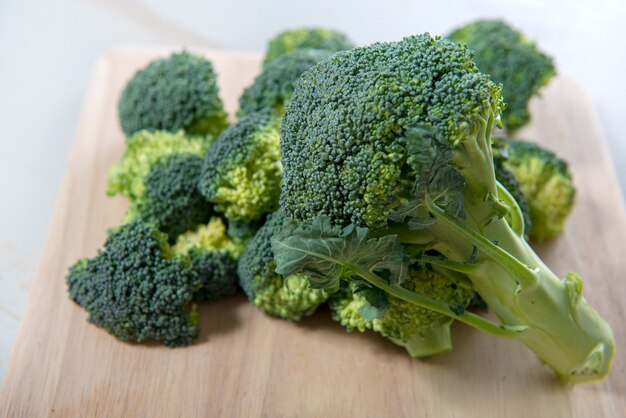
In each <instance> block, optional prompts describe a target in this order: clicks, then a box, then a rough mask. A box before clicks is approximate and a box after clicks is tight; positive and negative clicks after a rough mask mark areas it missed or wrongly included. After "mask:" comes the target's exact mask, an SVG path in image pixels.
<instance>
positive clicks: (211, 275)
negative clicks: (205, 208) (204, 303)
mask: <svg viewBox="0 0 626 418" xmlns="http://www.w3.org/2000/svg"><path fill="white" fill-rule="evenodd" d="M244 248H245V241H241V240H238V239H232V238H230V237H229V236H228V235H227V232H226V226H225V225H224V222H223V221H222V219H221V218H219V217H215V216H214V217H212V218H211V220H210V221H209V222H208V223H206V224H203V225H200V226H198V227H197V228H196V229H195V230H192V231H188V232H186V233H184V234H182V235H180V236H179V237H178V239H177V240H176V244H175V245H174V247H173V248H172V250H173V252H174V254H176V256H177V257H183V258H189V259H190V260H191V266H192V268H193V270H194V271H195V272H196V273H197V274H198V277H199V278H200V280H201V281H202V287H201V288H200V289H199V290H198V291H197V292H196V294H195V296H194V299H196V300H216V299H219V298H221V297H223V296H228V295H232V294H233V293H235V292H236V291H237V260H238V259H239V257H240V256H241V253H242V252H243V249H244Z"/></svg>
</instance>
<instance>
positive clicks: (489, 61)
mask: <svg viewBox="0 0 626 418" xmlns="http://www.w3.org/2000/svg"><path fill="white" fill-rule="evenodd" d="M448 39H450V40H452V41H455V42H462V43H464V44H467V45H468V46H469V47H470V48H472V49H473V50H474V51H476V56H475V57H474V60H475V62H476V65H477V66H478V68H479V69H480V70H481V71H482V72H483V73H485V74H489V75H490V76H491V78H492V80H493V81H495V82H496V83H502V84H503V85H504V88H503V93H502V95H503V96H504V99H505V100H506V103H507V107H506V110H505V111H504V112H503V114H502V120H503V122H504V127H505V128H507V129H508V130H509V132H513V131H515V130H517V129H518V128H520V127H522V126H524V125H525V124H526V123H528V121H529V120H530V112H529V111H528V101H529V100H530V98H531V97H532V96H533V95H535V94H537V93H538V92H539V89H540V88H541V87H543V86H544V85H546V84H548V82H549V81H550V79H551V78H552V77H553V76H554V74H555V73H556V71H555V68H554V63H553V62H552V58H550V57H549V56H547V55H546V54H545V53H543V52H542V51H540V50H539V49H538V48H537V45H535V43H534V42H532V41H531V40H529V39H527V38H526V37H525V36H524V34H522V33H521V32H519V31H517V30H515V29H513V28H512V27H510V26H509V25H507V24H506V23H505V22H503V21H501V20H478V21H476V22H472V23H470V24H468V25H466V26H463V27H461V28H458V29H456V30H455V31H453V32H452V33H451V34H450V35H448Z"/></svg>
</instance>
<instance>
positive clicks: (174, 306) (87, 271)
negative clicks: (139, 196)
mask: <svg viewBox="0 0 626 418" xmlns="http://www.w3.org/2000/svg"><path fill="white" fill-rule="evenodd" d="M67 284H68V286H69V294H70V298H71V299H72V300H73V301H74V302H76V303H78V304H79V305H80V306H82V307H83V308H84V309H85V310H86V311H87V312H88V313H89V321H90V322H92V323H94V324H96V325H98V326H99V327H102V328H104V329H106V330H107V331H108V332H109V333H111V334H112V335H114V336H116V337H117V338H120V339H122V340H125V341H136V342H140V341H143V340H145V339H155V340H159V341H162V342H163V343H165V344H166V345H168V346H170V347H175V346H179V345H186V344H189V343H190V342H191V341H192V340H193V339H194V338H196V337H197V335H198V330H199V329H198V314H197V313H196V311H195V306H194V305H193V304H192V297H193V294H194V293H195V292H196V291H197V290H198V288H199V287H200V281H199V279H198V276H197V275H196V274H195V273H194V272H193V270H192V269H191V268H190V265H189V262H188V260H184V259H176V258H173V257H172V251H171V248H170V247H169V245H168V243H167V237H166V236H165V235H164V234H162V233H160V232H159V231H158V230H157V229H156V228H155V227H154V226H152V225H148V224H145V223H143V222H141V221H139V220H135V221H132V222H131V223H129V224H126V225H123V226H121V227H119V228H117V229H114V230H111V231H110V232H109V235H108V237H107V240H106V243H105V244H104V250H100V251H99V252H98V255H97V256H96V257H94V258H91V259H82V260H79V261H78V262H77V263H76V264H75V265H74V266H73V267H71V268H70V271H69V275H68V276H67Z"/></svg>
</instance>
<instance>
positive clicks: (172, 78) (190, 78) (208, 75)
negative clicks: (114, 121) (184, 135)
mask: <svg viewBox="0 0 626 418" xmlns="http://www.w3.org/2000/svg"><path fill="white" fill-rule="evenodd" d="M118 111H119V116H120V123H121V125H122V129H123V130H124V132H125V133H126V135H128V136H130V135H132V134H134V133H135V132H138V131H141V130H143V129H145V130H149V131H154V130H164V131H170V132H176V131H178V130H180V129H184V130H185V131H186V132H188V133H190V134H201V135H206V134H211V135H217V134H219V133H220V132H221V131H222V130H224V128H225V127H226V126H227V125H228V123H227V115H226V112H225V111H224V105H223V104H222V100H221V99H220V97H219V94H218V87H217V76H216V74H215V71H214V70H213V65H212V64H211V62H209V61H208V60H207V59H205V58H203V57H201V56H199V55H195V54H190V53H188V52H180V53H174V54H172V55H171V56H169V57H168V58H162V59H157V60H154V61H152V62H151V63H150V64H148V66H147V67H145V68H143V69H141V70H139V71H138V72H137V73H136V74H135V75H134V76H133V78H131V79H130V81H129V82H128V84H127V85H126V88H125V89H124V91H123V92H122V96H121V98H120V101H119V104H118Z"/></svg>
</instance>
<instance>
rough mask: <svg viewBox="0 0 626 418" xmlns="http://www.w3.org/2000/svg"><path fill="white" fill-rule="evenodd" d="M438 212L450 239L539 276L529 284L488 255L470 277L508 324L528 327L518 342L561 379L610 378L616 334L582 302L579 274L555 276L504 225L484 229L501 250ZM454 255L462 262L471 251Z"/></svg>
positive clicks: (459, 250)
mask: <svg viewBox="0 0 626 418" xmlns="http://www.w3.org/2000/svg"><path fill="white" fill-rule="evenodd" d="M433 213H434V214H435V216H436V217H437V218H438V220H439V222H438V224H439V225H438V227H437V229H439V230H441V231H442V232H443V234H445V236H447V237H450V236H451V235H453V236H457V237H458V240H459V241H463V240H464V241H466V242H469V243H470V244H471V245H473V246H476V247H477V248H478V250H479V251H481V252H482V253H483V254H486V253H490V252H493V251H494V248H499V249H501V250H503V251H505V252H506V254H508V256H509V257H511V258H514V259H516V260H518V261H519V262H520V263H522V264H523V265H525V266H527V268H528V269H529V270H530V271H533V272H534V274H535V275H536V277H537V280H536V282H535V283H534V284H532V283H524V282H523V281H520V280H519V279H518V276H517V274H516V273H515V272H514V271H512V270H511V268H510V267H509V266H507V265H503V264H502V263H500V262H498V261H496V260H495V259H494V258H492V257H490V256H486V257H485V262H484V263H482V264H480V265H479V266H478V268H477V271H476V272H468V273H466V274H467V275H468V277H469V278H470V280H471V281H472V283H473V284H474V286H475V288H476V290H477V291H478V293H479V294H480V295H481V297H482V298H483V299H484V300H485V301H486V302H487V304H488V305H489V306H490V307H491V309H493V311H494V312H495V313H496V314H497V315H498V317H499V318H500V319H501V320H502V321H503V323H504V324H506V325H525V326H528V330H527V331H526V332H524V333H522V334H520V335H519V336H518V338H519V339H520V340H521V341H523V342H524V344H526V346H528V347H529V348H530V349H531V350H533V352H535V354H537V355H538V356H539V358H540V359H541V360H542V361H543V362H545V363H546V364H548V365H549V366H550V367H551V368H552V369H553V370H554V371H555V373H556V374H557V375H558V376H559V377H560V378H561V379H563V380H566V381H570V382H572V383H582V382H591V381H595V380H600V379H602V378H603V377H604V376H605V375H606V374H607V373H608V370H609V366H610V363H611V359H612V357H613V350H614V339H613V334H612V332H611V329H610V327H609V326H608V324H607V323H606V322H605V321H604V319H602V317H601V316H600V315H599V314H598V313H597V312H596V311H595V310H594V309H593V308H592V307H591V306H590V305H588V304H587V302H586V301H585V299H584V298H582V296H581V291H582V281H581V280H580V278H579V277H578V276H577V275H575V274H573V273H569V274H568V275H567V277H566V279H565V280H560V279H559V278H558V277H556V276H555V275H554V273H552V271H550V269H548V268H547V267H546V266H545V264H544V263H543V262H542V261H541V259H540V258H539V257H538V256H537V255H536V254H535V253H534V251H533V250H532V249H531V248H530V246H529V245H528V244H527V243H526V242H525V241H524V240H523V239H521V238H520V237H519V236H518V235H517V234H516V233H515V232H514V231H513V230H512V229H511V228H510V227H509V226H508V225H507V223H506V222H505V221H504V220H498V221H495V222H493V223H492V224H490V225H489V226H488V227H487V228H485V234H486V236H488V237H489V238H491V239H493V240H496V241H498V245H497V246H496V245H495V244H493V243H492V244H490V245H485V243H484V242H482V241H480V240H477V239H475V236H474V234H473V233H472V231H470V229H469V228H468V227H467V226H466V225H464V224H463V223H462V222H460V221H459V220H457V219H454V218H452V217H449V216H447V215H446V214H445V213H444V212H443V211H438V210H437V209H436V208H434V209H433ZM455 241H456V240H449V241H448V243H451V244H452V243H454V242H455ZM489 246H491V247H492V248H488V247H489ZM460 247H462V246H460ZM453 251H454V252H456V253H457V257H459V258H461V259H462V258H463V256H464V255H463V252H464V251H466V248H459V249H454V250H453Z"/></svg>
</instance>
